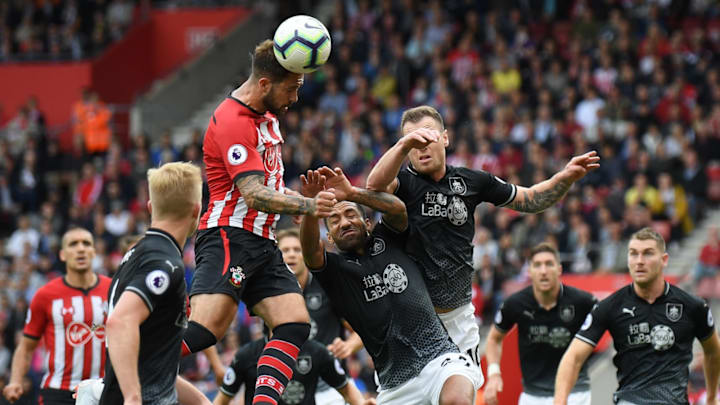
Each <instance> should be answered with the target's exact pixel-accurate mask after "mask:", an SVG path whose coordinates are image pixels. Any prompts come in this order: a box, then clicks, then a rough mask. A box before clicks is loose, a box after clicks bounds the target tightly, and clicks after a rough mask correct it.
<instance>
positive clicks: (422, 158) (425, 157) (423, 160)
mask: <svg viewBox="0 0 720 405" xmlns="http://www.w3.org/2000/svg"><path fill="white" fill-rule="evenodd" d="M418 160H419V161H420V163H427V162H429V161H431V160H432V156H430V155H420V158H419V159H418Z"/></svg>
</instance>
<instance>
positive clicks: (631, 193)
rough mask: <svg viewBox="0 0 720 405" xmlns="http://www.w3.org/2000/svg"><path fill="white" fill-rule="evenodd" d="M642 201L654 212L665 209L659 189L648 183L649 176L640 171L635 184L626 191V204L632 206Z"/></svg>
mask: <svg viewBox="0 0 720 405" xmlns="http://www.w3.org/2000/svg"><path fill="white" fill-rule="evenodd" d="M640 202H642V203H643V204H645V206H646V207H648V208H649V209H650V212H651V213H653V214H660V213H661V212H662V210H663V201H662V199H661V198H660V194H659V193H658V191H657V189H656V188H655V187H653V186H651V185H649V184H648V179H647V176H646V175H645V174H644V173H638V174H636V175H635V178H634V179H633V186H632V187H630V188H629V189H628V190H627V192H626V193H625V204H627V205H628V206H632V205H635V204H638V203H640Z"/></svg>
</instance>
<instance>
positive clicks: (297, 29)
mask: <svg viewBox="0 0 720 405" xmlns="http://www.w3.org/2000/svg"><path fill="white" fill-rule="evenodd" d="M273 45H274V46H273V47H274V50H275V57H276V58H277V60H278V62H280V65H282V67H284V68H285V69H287V70H289V71H291V72H293V73H310V72H312V71H314V70H316V69H317V68H319V67H320V66H322V65H323V64H325V62H327V60H328V57H330V47H331V43H330V33H329V32H328V30H327V28H325V26H324V25H323V23H321V22H320V21H318V20H317V19H316V18H313V17H310V16H309V15H296V16H294V17H290V18H288V19H287V20H285V21H283V22H282V24H280V26H279V27H278V28H277V30H275V36H274V37H273Z"/></svg>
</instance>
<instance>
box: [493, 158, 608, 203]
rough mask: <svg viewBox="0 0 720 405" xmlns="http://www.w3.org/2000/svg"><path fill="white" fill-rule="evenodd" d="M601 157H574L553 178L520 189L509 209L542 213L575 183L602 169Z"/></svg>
mask: <svg viewBox="0 0 720 405" xmlns="http://www.w3.org/2000/svg"><path fill="white" fill-rule="evenodd" d="M599 161H600V157H599V156H598V155H597V152H595V151H592V152H588V153H586V154H584V155H580V156H575V157H573V158H572V159H571V160H570V162H568V164H567V165H565V168H564V169H563V170H561V171H559V172H557V173H555V175H554V176H552V177H551V178H549V179H547V180H545V181H543V182H540V183H538V184H536V185H534V186H532V187H530V188H526V187H518V188H517V195H516V197H515V199H514V200H513V201H512V202H511V203H510V204H508V205H507V206H508V208H512V209H514V210H516V211H521V212H530V213H533V214H536V213H538V212H542V211H544V210H545V209H547V208H548V207H550V206H552V205H553V204H555V203H556V202H558V201H560V199H561V198H563V197H564V196H565V193H567V192H568V190H570V187H571V186H572V185H573V183H574V182H576V181H578V180H580V179H582V178H583V177H585V175H586V174H587V173H588V172H589V171H591V170H595V169H597V168H598V167H600V163H598V162H599Z"/></svg>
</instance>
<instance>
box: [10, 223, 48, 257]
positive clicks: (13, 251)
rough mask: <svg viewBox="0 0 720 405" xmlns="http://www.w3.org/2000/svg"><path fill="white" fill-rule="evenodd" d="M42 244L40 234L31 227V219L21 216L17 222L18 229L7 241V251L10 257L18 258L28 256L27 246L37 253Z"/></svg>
mask: <svg viewBox="0 0 720 405" xmlns="http://www.w3.org/2000/svg"><path fill="white" fill-rule="evenodd" d="M39 242H40V233H39V232H38V231H37V230H35V229H33V228H31V227H30V218H29V217H28V216H27V215H21V216H20V218H18V221H17V229H16V230H15V231H14V232H13V233H12V235H11V236H10V239H8V241H7V246H6V251H7V253H8V254H9V255H11V256H13V257H15V258H18V257H22V256H24V255H25V254H26V249H27V248H26V246H29V247H30V249H31V251H32V252H35V251H36V250H37V248H38V244H39Z"/></svg>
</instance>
